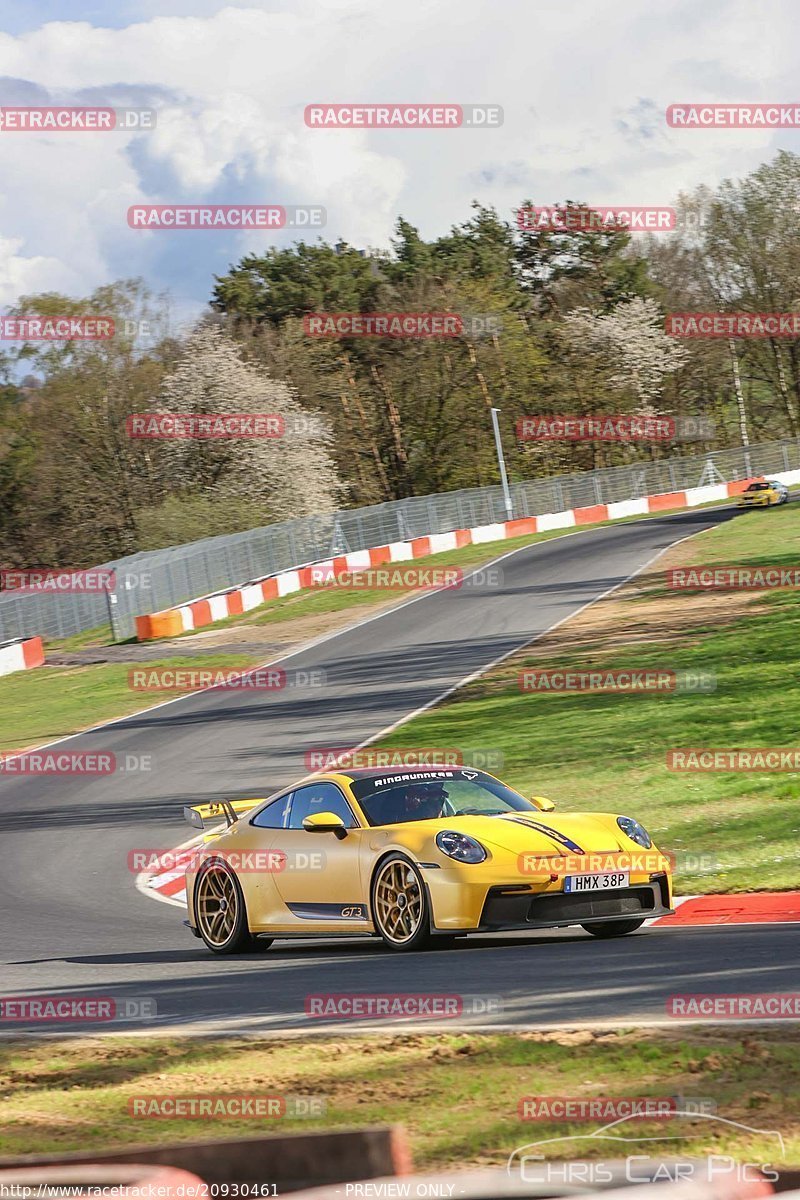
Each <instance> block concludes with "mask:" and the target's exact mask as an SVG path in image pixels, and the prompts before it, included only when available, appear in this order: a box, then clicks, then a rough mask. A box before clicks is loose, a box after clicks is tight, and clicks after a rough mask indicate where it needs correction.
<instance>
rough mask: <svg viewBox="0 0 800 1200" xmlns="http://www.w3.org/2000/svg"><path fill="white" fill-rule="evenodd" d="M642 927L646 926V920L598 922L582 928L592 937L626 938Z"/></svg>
mask: <svg viewBox="0 0 800 1200" xmlns="http://www.w3.org/2000/svg"><path fill="white" fill-rule="evenodd" d="M641 925H644V919H642V920H641V921H639V920H635V921H634V920H630V921H596V922H594V923H593V924H591V925H584V926H582V928H583V929H585V930H586V932H587V933H590V934H591V935H592V937H596V938H613V937H624V936H625V934H626V933H634V932H635V930H637V929H638V928H639V927H640V926H641Z"/></svg>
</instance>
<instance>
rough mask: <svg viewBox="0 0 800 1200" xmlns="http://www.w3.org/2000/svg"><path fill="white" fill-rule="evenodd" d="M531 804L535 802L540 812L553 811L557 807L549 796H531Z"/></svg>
mask: <svg viewBox="0 0 800 1200" xmlns="http://www.w3.org/2000/svg"><path fill="white" fill-rule="evenodd" d="M531 804H535V805H536V807H537V808H538V809H539V812H552V811H553V809H554V808H555V804H553V801H552V800H548V799H547V796H531Z"/></svg>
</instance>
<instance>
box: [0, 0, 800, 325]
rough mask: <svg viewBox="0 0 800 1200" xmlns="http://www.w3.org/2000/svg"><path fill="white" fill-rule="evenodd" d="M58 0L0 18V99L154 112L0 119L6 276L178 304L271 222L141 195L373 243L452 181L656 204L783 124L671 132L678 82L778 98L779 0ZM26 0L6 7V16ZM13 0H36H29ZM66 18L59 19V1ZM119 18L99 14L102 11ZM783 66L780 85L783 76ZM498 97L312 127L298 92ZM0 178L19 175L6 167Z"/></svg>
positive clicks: (458, 196)
mask: <svg viewBox="0 0 800 1200" xmlns="http://www.w3.org/2000/svg"><path fill="white" fill-rule="evenodd" d="M114 9H115V11H114V15H113V21H111V22H110V21H109V20H107V19H106V14H105V6H104V8H103V9H102V10H101V9H100V7H99V6H98V5H92V4H84V3H80V2H79V0H59V3H58V4H57V5H56V4H48V3H44V4H43V5H41V6H39V11H41V12H43V13H44V14H45V15H49V14H50V13H53V14H55V13H56V12H57V13H58V14H60V16H61V18H62V19H60V20H58V21H49V22H47V23H45V24H43V25H41V27H39V28H36V29H30V28H29V25H30V22H29V23H28V27H27V31H26V32H15V33H12V34H5V35H0V74H5V76H6V78H5V79H4V80H2V81H0V102H2V103H4V104H9V103H11V104H14V103H16V104H45V103H53V104H81V103H82V104H87V103H92V104H113V105H128V106H134V105H142V106H152V107H155V108H157V109H158V124H157V128H156V129H155V130H154V131H153V132H151V133H133V134H123V133H104V134H87V133H74V134H69V135H66V134H18V133H17V134H11V133H0V235H2V237H3V238H4V241H3V242H2V243H0V245H2V247H3V248H4V249H3V252H2V257H1V258H0V280H1V281H2V282H1V283H0V289H1V290H0V295H2V297H4V298H5V302H8V300H9V295H10V293H11V292H13V289H14V288H15V287H17V286H19V287H20V288H22V287H23V285H24V288H25V290H30V288H31V285H30V281H31V280H34V281H36V282H35V286H36V287H48V288H51V289H52V288H61V287H67V286H68V287H70V288H71V289H73V290H75V289H77V290H82V291H84V292H88V291H90V290H91V289H92V288H93V287H95V286H97V285H98V284H100V283H103V282H107V281H108V280H109V279H111V278H114V277H118V276H121V275H125V276H130V275H134V274H139V273H142V274H144V275H145V276H146V278H147V279H148V281H149V282H150V283H151V285H152V286H153V287H154V288H155V289H158V290H160V289H162V288H169V289H171V290H172V292H173V293H174V294H175V296H176V299H177V302H178V303H179V304H181V305H183V306H187V305H189V306H190V305H192V304H194V305H196V306H199V305H200V304H202V303H203V302H204V301H205V300H206V299H207V297H208V295H209V292H210V290H211V286H212V282H213V280H212V276H213V275H214V274H215V273H222V272H224V271H225V270H227V268H228V265H229V264H230V262H231V261H234V260H235V259H236V258H238V257H239V256H240V255H241V254H243V253H245V252H247V251H259V250H262V249H263V248H265V247H266V246H268V245H278V244H285V243H286V242H287V241H289V240H291V235H290V234H289V233H287V232H282V233H278V234H269V235H265V234H258V233H251V234H230V233H223V234H220V233H212V232H199V233H186V232H179V233H166V232H158V233H156V232H141V231H134V230H130V229H129V228H128V227H127V224H126V216H125V214H126V209H127V207H128V205H130V204H134V203H137V202H150V203H170V202H185V203H190V202H217V203H238V202H251V203H252V202H260V203H283V204H317V205H322V206H324V207H325V209H326V210H327V213H328V225H327V229H326V230H325V231H324V233H325V236H326V237H328V238H330V239H331V240H333V239H337V238H339V237H344V238H346V239H347V240H349V241H352V242H355V243H356V244H359V245H372V246H386V245H387V244H388V241H389V238H390V236H391V232H392V227H393V224H394V222H395V220H396V217H397V215H398V214H399V213H402V214H403V215H404V216H405V217H406V218H407V219H409V220H411V221H412V222H414V223H415V224H417V225H419V226H420V228H421V229H422V231H423V234H425V235H426V236H432V235H436V234H439V233H443V232H445V231H446V230H447V229H448V228H449V227H450V226H451V225H452V224H455V223H458V222H461V221H463V220H466V219H468V217H469V215H470V202H471V201H472V200H473V199H477V200H479V201H481V202H482V203H484V204H494V205H495V206H496V207H497V208H498V209H499V210H500V211H501V212H503V213H506V214H510V213H511V211H512V210H513V208H514V206H515V205H516V204H518V203H519V202H520V201H521V200H522V199H523V198H526V197H527V198H530V199H532V200H533V201H534V203H552V202H554V201H557V200H561V199H564V198H566V197H570V198H572V199H576V200H578V199H583V200H586V201H588V202H590V203H597V204H667V203H669V202H670V201H671V200H672V199H673V198H674V197H675V196H676V195H677V194H678V192H680V191H685V190H686V189H688V188H691V187H694V186H696V185H697V184H699V183H701V182H709V183H712V184H713V183H715V182H717V181H719V180H720V179H721V178H723V177H725V176H726V175H741V174H743V173H745V172H746V171H748V170H750V169H752V168H753V167H755V166H756V165H757V164H758V163H759V162H760V161H763V160H764V159H765V158H768V157H771V155H772V154H773V153H774V152H775V150H776V149H777V147H778V145H788V146H790V147H791V146H792V145H793V144H794V141H795V139H796V135H794V134H784V135H781V136H776V135H775V134H772V133H769V132H755V131H740V132H734V131H719V130H718V131H710V132H708V131H707V132H696V131H692V132H683V131H680V130H671V129H667V128H666V126H665V124H664V121H663V112H664V109H665V108H666V106H667V105H668V104H670V103H672V102H676V101H681V100H693V99H697V100H733V99H741V100H762V99H764V100H780V99H783V100H787V99H791V98H792V96H791V95H790V94H789V93H790V92H791V88H792V85H791V79H792V73H791V72H792V46H793V45H794V44H796V39H797V33H798V28H800V15H798V13H797V11H796V6H795V4H794V0H763V3H762V4H761V5H759V6H758V11H755V10H754V9H753V6H752V4H751V3H750V2H749V0H707V3H706V4H704V5H703V6H698V5H697V4H696V3H695V0H662V4H661V5H659V6H657V7H656V8H654V7H653V5H652V4H651V2H650V0H632V2H631V3H628V4H627V5H619V4H618V3H616V0H581V3H580V4H576V5H565V4H563V3H562V2H561V0H537V3H536V4H531V3H530V0H503V3H502V5H501V6H500V5H497V4H490V3H489V2H488V0H437V2H436V3H431V2H428V0H415V2H413V3H408V2H407V3H405V4H403V5H400V4H398V5H392V6H387V5H384V4H380V3H373V2H372V0H293V2H292V3H290V2H289V0H263V2H248V3H245V2H244V0H242V2H237V3H228V4H220V3H217V2H215V0H137V2H136V4H135V5H134V4H133V3H130V4H128V3H122V4H120V5H117V6H114ZM21 11H22V10H21V9H20V8H14V6H13V5H12V14H13V15H14V17H15V19H14V20H13V21H12V22H11V24H10V25H9V26H7V27H9V28H14V29H17V28H19V22H20V20H21V16H20V14H21ZM25 11H27V12H28V13H29V12H30V6H29V5H26V8H25ZM65 16H66V17H68V18H74V19H63V18H64V17H65ZM112 26H113V27H112ZM787 89H788V90H787ZM328 100H330V101H345V100H355V101H358V100H365V101H379V100H390V101H392V100H396V101H403V100H420V101H423V100H424V101H432V100H439V101H441V100H446V101H455V102H464V103H477V102H485V103H496V104H501V105H502V106H503V108H504V111H505V121H504V124H503V125H502V127H501V128H499V129H492V130H482V131H478V130H451V131H419V132H417V131H413V132H412V131H408V130H392V131H389V130H375V131H363V130H362V131H353V132H350V131H325V130H309V129H307V128H306V127H305V126H304V124H303V109H304V107H305V105H306V104H308V103H311V102H314V101H328ZM12 180H13V182H12Z"/></svg>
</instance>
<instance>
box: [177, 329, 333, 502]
mask: <svg viewBox="0 0 800 1200" xmlns="http://www.w3.org/2000/svg"><path fill="white" fill-rule="evenodd" d="M153 408H154V409H155V410H158V411H161V412H165V411H166V412H170V413H176V414H180V415H183V416H189V415H202V414H207V413H220V414H225V415H234V414H236V415H239V414H247V415H252V414H262V413H268V414H277V415H279V416H280V417H282V418H283V422H284V427H285V432H284V434H283V436H281V437H277V438H272V437H235V438H211V439H180V440H170V441H167V442H165V443H164V451H165V454H166V455H167V458H168V463H169V470H170V472H171V477H172V480H173V481H174V483H176V484H177V485H178V486H179V487H180V488H181V489H183V490H185V491H186V492H188V493H192V494H195V495H197V494H201V495H202V494H206V495H209V494H211V493H213V496H214V498H215V499H217V500H220V501H222V502H224V500H225V498H226V497H228V498H230V499H231V500H232V501H236V502H239V501H246V502H250V503H255V504H258V505H260V506H263V511H264V517H265V520H269V521H280V520H287V519H289V518H291V517H300V516H306V515H311V514H314V513H324V512H331V511H333V510H334V509H336V508H337V507H339V504H340V501H341V494H342V486H341V483H340V480H339V477H338V475H337V472H336V467H335V465H334V462H333V459H332V457H331V454H330V450H329V446H330V443H331V441H332V435H331V432H330V428H329V426H328V424H327V422H326V421H325V420H324V418H322V417H320V416H318V415H316V414H312V413H309V412H307V411H306V410H304V409H303V408H302V407H301V406H300V404H299V403H298V401H297V399H296V393H295V392H294V391H293V390H292V389H291V388H290V387H289V386H288V385H287V384H286V383H284V382H283V381H281V380H278V379H273V378H271V377H270V376H269V375H268V374H267V373H266V371H265V370H264V369H263V367H260V366H259V367H256V366H253V365H251V364H249V363H246V362H244V361H243V360H242V357H241V354H240V351H239V348H238V346H237V345H236V343H235V342H234V341H232V340H231V339H230V338H229V337H228V336H227V335H226V334H225V333H223V332H222V331H221V330H220V329H218V328H216V327H215V326H212V325H204V326H201V327H199V328H198V329H197V330H195V331H194V332H193V333H192V334H191V335H190V336H189V337H188V338H187V340H186V342H185V343H184V346H183V350H182V353H181V356H180V358H179V360H178V363H177V366H176V368H175V370H174V371H173V372H172V374H170V375H169V376H167V378H166V380H165V381H164V384H163V386H162V389H161V393H160V395H159V397H158V399H157V400H156V401H155V402H154V404H153Z"/></svg>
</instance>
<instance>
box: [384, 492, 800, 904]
mask: <svg viewBox="0 0 800 1200" xmlns="http://www.w3.org/2000/svg"><path fill="white" fill-rule="evenodd" d="M685 560H686V561H690V562H694V563H700V562H703V563H705V562H726V563H733V562H736V563H742V564H754V565H755V564H765V563H773V564H781V565H785V566H795V565H800V512H798V511H797V509H795V508H794V507H790V508H786V509H777V510H769V511H766V512H763V513H748V514H745V515H743V516H742V517H741V518H740V519H738V520H736V521H733V522H730V523H727V524H725V525H721V526H718V527H716V528H715V529H713V530H710V531H708V532H706V533H703V534H701V535H699V536H698V537H697V538H695V539H693V540H692V541H691V542H689V543H687V545H686V547H685ZM650 579H651V580H652V582H651V583H649V584H648V586H647V588H646V589H645V593H644V596H639V597H636V598H632V599H630V600H627V601H626V602H625V603H626V604H627V605H629V606H630V610H631V618H632V619H635V618H637V617H639V616H640V615H641V609H642V607H644V606H646V605H647V604H648V603H654V602H657V601H658V599H659V598H660V596H661V595H662V594H663V592H664V588H663V584H662V575H661V572H660V571H659V569H658V568H656V570H655V571H654V572H651V576H650ZM753 596H754V599H753V601H752V604H753V611H752V614H750V615H747V616H745V617H744V618H739V619H737V620H735V621H734V622H733V623H731V624H729V625H725V626H722V627H712V626H707V627H704V626H703V625H702V624H698V625H697V626H695V627H692V628H690V629H687V630H682V631H681V632H680V633H679V634H677V635H674V634H672V633H671V632H670V631H669V630H666V631H665V633H664V638H663V640H661V641H657V642H654V641H651V642H647V643H645V644H642V645H629V646H625V645H624V642H625V630H626V624H625V623H623V624H622V626H621V627H620V628H618V629H612V630H605V633H606V638H608V635H609V634H611V635H612V637H613V641H614V642H615V643H616V644H617V645H619V644H620V643H622V648H619V649H617V648H614V649H610V650H609V649H608V647H607V645H601V644H600V639H599V637H598V639H597V641H592V643H591V644H588V645H582V646H581V648H580V649H576V651H575V652H570V653H558V654H555V655H551V656H542V655H537V656H534V654H533V653H532V652H531V651H530V650H528V651H523V652H522V653H520V654H518V655H515V656H514V657H513V658H511V659H508V660H506V662H505V663H503V664H502V665H501V666H500V667H498V668H496V669H495V670H494V671H492V672H490V673H489V674H488V675H485V676H483V677H482V678H481V679H479V680H477V681H476V682H474V683H472V684H470V685H468V686H467V687H464V688H462V689H460V690H459V691H458V692H456V693H455V694H454V695H453V697H452V698H450V699H449V700H448V701H447V702H445V703H443V704H441V705H439V706H438V707H436V708H434V709H432V710H430V711H429V712H427V713H425V714H423V715H422V716H420V717H417V718H416V719H415V720H413V721H412V722H409V723H406V724H405V725H403V726H402V727H401V728H400V729H399V730H397V731H396V732H395V733H394V734H393V735H392V736H391V737H387V738H385V739H381V743H380V744H381V746H386V747H389V748H391V747H393V746H394V747H400V746H404V747H409V746H426V747H430V746H442V747H459V746H461V747H468V748H470V749H473V750H474V749H476V748H482V749H485V750H486V751H487V752H491V753H494V754H495V755H500V756H502V761H503V763H504V768H503V770H502V771H500V772H499V773H500V774H502V775H504V777H505V778H506V779H507V780H508V782H509V783H511V784H512V785H513V786H514V787H517V788H519V790H520V791H522V792H523V793H524V794H526V795H527V794H531V793H537V794H541V795H547V796H550V797H551V798H552V799H553V800H555V801H556V803H557V805H558V807H559V808H560V809H563V810H570V809H572V810H577V811H593V810H600V811H611V812H618V813H627V814H630V815H633V816H635V817H637V818H638V819H639V820H641V821H642V822H643V823H644V824H645V825H646V826H647V827H648V828H649V829H650V831H651V833H652V834H653V835H654V838H655V840H656V841H657V843H658V844H659V846H660V847H661V848H662V849H665V850H672V851H676V852H679V851H687V852H692V853H701V854H703V855H707V856H709V859H714V860H716V861H715V862H713V863H711V862H709V861H708V860H706V861H705V862H703V863H701V864H698V865H699V866H700V867H701V868H706V869H701V870H699V871H698V870H693V871H689V870H686V869H684V870H682V871H681V870H679V872H678V875H677V886H678V889H679V891H682V892H683V894H687V893H689V892H698V893H701V892H726V891H751V890H765V889H771V888H777V889H787V888H794V887H797V886H798V885H800V862H798V855H797V843H798V835H800V806H798V800H800V774H798V773H796V772H793V773H777V772H776V773H766V772H765V773H752V774H751V773H748V774H744V773H714V774H711V773H686V772H682V773H677V772H671V771H669V770H668V769H667V767H666V762H665V756H666V752H667V750H669V749H672V748H685V747H714V748H726V747H730V748H734V747H741V748H751V747H769V746H771V747H791V746H796V745H798V744H800V739H798V729H800V720H798V718H799V717H800V704H799V703H798V690H797V673H798V666H799V665H800V664H799V663H798V654H797V649H796V647H797V646H798V645H800V599H799V598H798V595H797V594H796V593H794V592H772V593H769V594H765V593H753ZM686 603H687V605H691V604H692V597H691V594H690V593H686ZM593 636H594V635H591V637H592V638H593ZM528 666H531V667H532V666H535V667H536V668H537V669H542V670H545V669H552V670H561V669H565V668H572V669H583V670H586V669H587V668H589V667H598V666H602V667H604V668H608V669H626V668H635V669H642V668H660V669H673V670H676V671H697V672H714V673H715V674H716V679H717V688H716V691H715V692H713V693H706V694H704V693H695V694H691V693H685V694H679V693H667V694H664V693H662V694H656V693H646V694H639V695H622V694H616V695H614V694H609V693H573V694H542V693H521V692H520V690H519V688H518V685H517V677H518V674H519V671H520V670H521V669H523V668H525V667H528ZM709 866H710V867H711V869H707V868H708V867H709Z"/></svg>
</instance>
